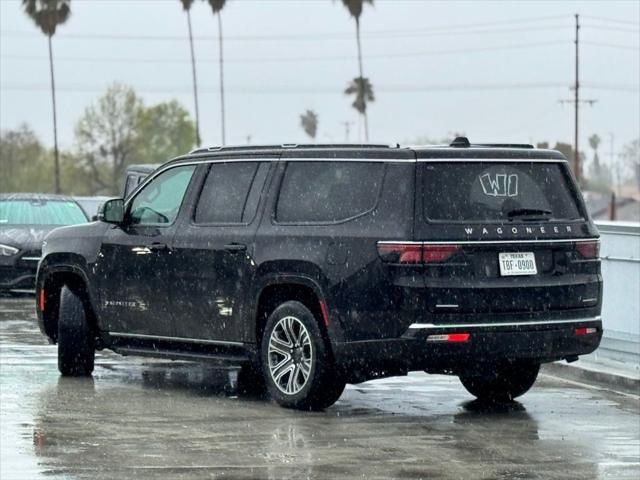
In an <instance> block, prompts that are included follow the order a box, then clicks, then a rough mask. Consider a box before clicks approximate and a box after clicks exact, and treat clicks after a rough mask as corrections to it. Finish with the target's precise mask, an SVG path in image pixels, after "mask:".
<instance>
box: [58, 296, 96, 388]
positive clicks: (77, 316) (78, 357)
mask: <svg viewBox="0 0 640 480" xmlns="http://www.w3.org/2000/svg"><path fill="white" fill-rule="evenodd" d="M94 358H95V345H94V339H93V336H92V334H91V329H90V327H89V322H88V321H87V313H86V310H85V308H84V305H83V303H82V300H81V299H80V297H79V296H78V295H76V294H75V293H73V292H72V291H71V290H70V289H69V288H68V287H66V286H65V287H62V290H61V292H60V310H59V315H58V370H59V371H60V373H61V374H62V375H63V376H65V377H87V376H90V375H91V373H92V372H93V365H94Z"/></svg>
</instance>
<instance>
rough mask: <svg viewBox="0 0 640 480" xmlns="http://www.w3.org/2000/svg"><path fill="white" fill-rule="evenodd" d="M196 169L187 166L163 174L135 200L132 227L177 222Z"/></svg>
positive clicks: (132, 206)
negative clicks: (183, 199)
mask: <svg viewBox="0 0 640 480" xmlns="http://www.w3.org/2000/svg"><path fill="white" fill-rule="evenodd" d="M194 169H195V167H194V166H193V165H186V166H184V167H175V168H171V169H169V170H167V171H166V172H163V173H161V174H160V175H158V176H157V177H156V178H154V179H153V180H152V181H151V182H150V183H148V184H147V185H146V186H145V187H144V188H143V189H142V190H141V191H140V192H138V194H137V195H136V197H135V198H134V199H133V201H132V202H131V208H130V210H129V223H130V224H131V225H159V224H167V225H168V224H171V223H173V222H174V221H175V219H176V217H177V216H178V211H179V210H180V205H181V204H182V198H183V197H184V194H185V192H186V191H187V187H188V186H189V181H190V180H191V176H192V175H193V171H194Z"/></svg>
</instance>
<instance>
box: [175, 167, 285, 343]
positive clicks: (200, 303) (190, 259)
mask: <svg viewBox="0 0 640 480" xmlns="http://www.w3.org/2000/svg"><path fill="white" fill-rule="evenodd" d="M269 160H270V159H269V158H265V157H261V158H253V159H252V158H244V159H235V160H231V159H230V160H227V161H220V162H214V163H211V164H209V165H203V168H206V170H207V172H206V177H205V179H204V183H203V185H202V187H201V190H200V195H199V199H198V200H197V202H194V203H195V208H194V209H193V211H192V212H190V214H189V215H188V217H187V218H185V220H184V222H183V224H182V225H181V227H180V229H179V230H178V232H177V233H176V236H175V239H174V242H173V255H172V272H173V275H174V281H173V284H172V287H171V289H170V292H169V294H170V298H171V302H172V304H173V306H174V318H175V326H176V335H177V336H178V337H184V338H190V339H202V340H215V341H220V342H239V341H241V340H242V333H243V329H242V325H241V319H242V317H243V315H244V314H245V312H244V307H245V305H246V304H247V302H246V301H245V297H246V295H247V294H248V292H249V290H250V289H249V286H250V283H251V280H252V278H253V276H254V274H255V269H256V265H255V262H254V261H253V249H254V237H255V234H256V228H257V225H258V223H259V222H258V206H259V204H260V198H261V196H262V192H263V188H264V185H265V182H266V179H267V176H268V174H269V170H270V167H271V163H272V162H270V161H269Z"/></svg>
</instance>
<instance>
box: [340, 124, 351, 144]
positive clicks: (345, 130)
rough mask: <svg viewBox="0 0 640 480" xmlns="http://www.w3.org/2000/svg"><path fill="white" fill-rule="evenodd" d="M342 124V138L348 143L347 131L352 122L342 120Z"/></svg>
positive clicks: (348, 131) (349, 129)
mask: <svg viewBox="0 0 640 480" xmlns="http://www.w3.org/2000/svg"><path fill="white" fill-rule="evenodd" d="M342 124H343V125H344V139H345V142H346V143H349V133H350V132H351V125H353V122H349V121H346V122H342Z"/></svg>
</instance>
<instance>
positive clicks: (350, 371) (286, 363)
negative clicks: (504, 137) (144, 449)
mask: <svg viewBox="0 0 640 480" xmlns="http://www.w3.org/2000/svg"><path fill="white" fill-rule="evenodd" d="M100 218H101V221H100V222H96V223H92V224H89V225H83V226H77V227H70V228H65V229H59V230H56V231H54V232H52V233H51V234H50V235H49V236H48V237H47V243H46V246H45V250H44V257H43V260H42V263H41V266H40V270H39V273H38V284H37V289H38V302H37V303H38V319H39V324H40V328H41V330H42V332H43V333H44V334H45V335H46V336H47V337H48V338H49V339H50V340H51V341H53V342H57V343H58V360H59V363H58V365H59V369H60V372H61V373H62V374H63V375H89V374H91V372H92V370H93V365H94V363H93V362H94V351H95V350H96V349H103V348H109V349H111V350H113V351H115V352H118V353H121V354H125V355H129V354H132V355H151V356H159V357H168V358H176V359H187V360H208V361H211V360H213V361H218V362H222V363H225V364H232V365H237V366H240V367H241V368H242V370H241V372H240V373H241V376H242V377H243V378H245V379H253V381H254V382H256V385H259V383H260V382H261V381H264V382H265V384H266V387H267V388H268V390H269V392H270V394H271V396H272V397H273V398H274V399H275V400H276V401H277V402H279V403H280V404H281V405H283V406H285V407H293V408H301V409H321V408H324V407H326V406H328V405H331V404H332V403H333V402H335V401H336V400H337V399H338V398H339V397H340V395H341V393H342V391H343V389H344V387H345V383H350V382H351V383H357V382H362V381H364V380H367V379H371V378H376V377H384V376H392V375H404V374H406V373H407V372H409V371H414V370H425V371H427V372H428V373H440V374H442V373H445V374H453V375H457V376H459V377H460V380H461V381H462V384H463V385H464V386H465V387H466V388H467V390H468V391H469V392H470V393H471V394H473V395H475V396H476V397H478V398H480V399H483V400H492V401H496V400H510V399H513V398H515V397H518V396H520V395H522V394H524V393H525V392H526V391H528V390H529V388H530V387H531V386H532V385H533V383H534V382H535V380H536V377H537V374H538V370H539V367H540V364H542V363H545V362H551V361H556V360H562V359H565V360H567V361H574V360H576V359H577V358H578V356H579V355H584V354H588V353H591V352H593V351H594V350H595V349H596V348H597V346H598V344H599V342H600V338H601V336H602V323H601V318H600V311H601V298H602V277H601V274H600V260H599V256H598V255H599V253H598V252H599V235H598V232H597V230H596V227H595V226H594V224H593V223H592V221H591V220H590V218H589V216H588V214H587V212H586V210H585V205H584V202H583V200H582V197H581V195H580V192H579V190H578V187H577V186H576V182H575V180H574V179H573V177H572V175H571V172H570V170H569V166H568V163H567V161H566V159H565V157H564V156H563V155H562V154H561V153H559V152H556V151H551V150H539V149H534V148H533V147H531V146H529V145H470V144H469V142H468V140H467V139H466V138H459V139H456V141H455V142H454V143H452V144H451V146H446V147H421V148H417V147H415V148H403V147H387V146H382V145H363V146H353V145H351V146H348V145H342V146H341V145H333V146H317V145H314V146H283V147H277V146H274V147H262V148H257V147H255V148H221V149H218V150H216V151H211V150H208V149H202V150H196V151H194V152H192V153H191V154H189V155H185V156H183V157H179V158H177V159H175V160H173V161H171V162H169V163H167V164H165V165H163V166H162V167H161V168H159V169H158V170H156V171H155V172H154V173H153V174H152V175H151V176H150V177H149V178H147V179H145V181H144V183H143V185H142V186H141V187H140V188H139V189H138V190H137V191H136V192H135V193H134V195H133V196H132V197H130V198H128V199H127V200H122V199H113V200H110V201H108V202H106V203H105V205H104V206H103V210H102V212H101V214H100Z"/></svg>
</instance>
